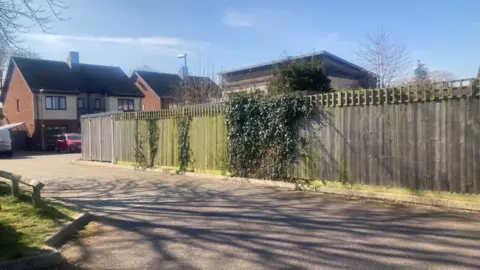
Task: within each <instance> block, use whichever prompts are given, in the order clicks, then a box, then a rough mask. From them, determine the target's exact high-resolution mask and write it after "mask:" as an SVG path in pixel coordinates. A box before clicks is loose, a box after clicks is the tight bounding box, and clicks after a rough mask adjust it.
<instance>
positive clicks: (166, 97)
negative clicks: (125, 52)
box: [131, 70, 181, 111]
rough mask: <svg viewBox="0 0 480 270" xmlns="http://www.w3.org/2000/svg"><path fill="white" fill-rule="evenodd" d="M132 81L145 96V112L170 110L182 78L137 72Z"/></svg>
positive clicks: (157, 73) (173, 75)
mask: <svg viewBox="0 0 480 270" xmlns="http://www.w3.org/2000/svg"><path fill="white" fill-rule="evenodd" d="M131 79H132V81H133V82H134V83H135V85H136V86H137V88H138V89H140V91H142V93H143V95H144V96H145V98H144V100H143V106H144V110H145V111H156V110H161V109H168V107H169V105H170V103H171V101H172V98H173V91H174V90H175V87H176V86H177V85H179V84H180V82H181V78H180V76H178V75H177V74H170V73H160V72H152V71H140V70H135V71H133V73H132V76H131Z"/></svg>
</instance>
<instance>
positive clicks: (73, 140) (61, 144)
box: [55, 133, 82, 153]
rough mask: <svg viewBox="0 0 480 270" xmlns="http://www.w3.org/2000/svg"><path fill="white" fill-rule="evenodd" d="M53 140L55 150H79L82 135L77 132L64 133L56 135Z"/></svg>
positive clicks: (80, 149) (80, 148)
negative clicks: (54, 140)
mask: <svg viewBox="0 0 480 270" xmlns="http://www.w3.org/2000/svg"><path fill="white" fill-rule="evenodd" d="M56 139H57V140H56V142H55V152H57V153H58V152H60V151H67V152H81V151H82V136H81V135H80V134H77V133H65V134H60V135H57V138H56Z"/></svg>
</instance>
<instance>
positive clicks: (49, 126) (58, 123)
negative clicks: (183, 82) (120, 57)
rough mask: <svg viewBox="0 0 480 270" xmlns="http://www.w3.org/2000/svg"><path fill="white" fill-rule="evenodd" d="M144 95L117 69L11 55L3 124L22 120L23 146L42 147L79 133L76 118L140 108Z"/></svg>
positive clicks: (75, 59)
mask: <svg viewBox="0 0 480 270" xmlns="http://www.w3.org/2000/svg"><path fill="white" fill-rule="evenodd" d="M142 98H143V94H142V92H140V91H139V90H138V89H137V87H136V86H135V84H133V83H132V81H131V80H130V78H129V77H128V76H127V75H126V74H125V73H124V72H123V71H122V70H121V69H120V68H119V67H113V66H100V65H90V64H83V63H79V55H78V53H77V52H70V53H69V56H68V59H67V61H66V62H61V61H51V60H43V59H29V58H22V57H12V58H11V60H10V63H9V66H8V70H7V74H6V77H5V85H4V89H3V91H2V93H1V95H0V102H1V103H3V107H4V109H3V113H4V116H5V117H4V119H3V123H4V124H8V123H15V122H25V126H26V132H27V136H28V138H29V139H28V142H27V144H28V147H29V148H37V149H46V148H48V146H49V145H47V139H48V138H49V137H51V135H54V134H58V133H65V132H78V131H79V129H80V121H79V119H80V116H81V115H83V114H90V113H99V112H107V111H134V110H141V108H142V105H141V102H142Z"/></svg>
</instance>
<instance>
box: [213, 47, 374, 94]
mask: <svg viewBox="0 0 480 270" xmlns="http://www.w3.org/2000/svg"><path fill="white" fill-rule="evenodd" d="M312 59H314V60H318V61H320V62H321V63H322V64H323V67H324V70H325V72H326V74H327V75H328V77H329V78H330V80H331V85H332V87H333V88H334V89H337V90H351V89H358V88H375V87H376V80H377V79H376V77H375V75H374V74H373V73H371V72H369V71H367V70H365V69H363V68H361V67H359V66H357V65H355V64H352V63H350V62H348V61H346V60H344V59H342V58H340V57H338V56H335V55H333V54H331V53H329V52H326V51H322V52H319V53H313V54H307V55H300V56H298V57H293V58H287V59H284V60H281V61H273V62H270V63H264V64H259V65H253V66H249V67H246V68H239V69H233V70H228V71H225V72H221V73H219V75H220V76H221V87H222V89H223V93H224V95H228V94H230V93H235V92H245V91H247V92H249V91H264V92H266V91H268V86H269V84H270V82H271V80H272V78H273V76H274V73H275V72H276V71H278V70H279V69H281V68H282V67H284V66H286V65H288V63H289V61H297V60H301V61H309V60H312ZM309 90H315V89H309Z"/></svg>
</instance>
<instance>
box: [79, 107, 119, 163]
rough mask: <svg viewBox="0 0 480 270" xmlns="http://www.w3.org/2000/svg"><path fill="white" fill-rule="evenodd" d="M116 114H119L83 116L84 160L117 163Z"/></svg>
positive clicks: (81, 121)
mask: <svg viewBox="0 0 480 270" xmlns="http://www.w3.org/2000/svg"><path fill="white" fill-rule="evenodd" d="M115 114H118V113H98V114H89V115H83V116H82V118H81V120H80V123H81V127H82V159H84V160H92V161H107V162H115V160H114V158H115V147H114V139H115V129H114V119H115V118H114V116H115ZM120 148H121V147H120Z"/></svg>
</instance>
